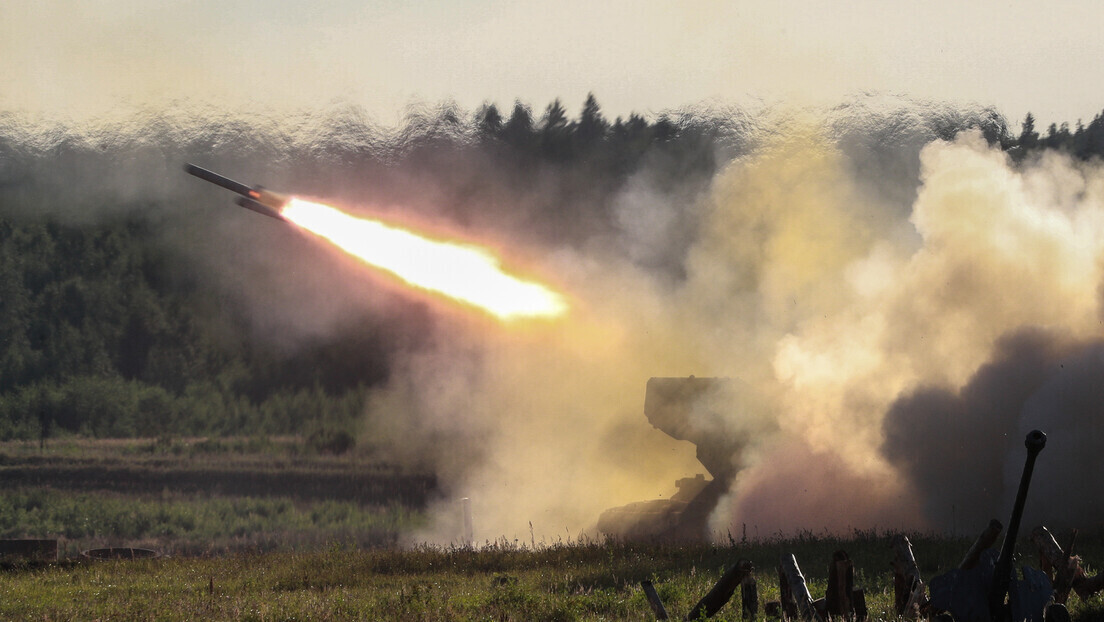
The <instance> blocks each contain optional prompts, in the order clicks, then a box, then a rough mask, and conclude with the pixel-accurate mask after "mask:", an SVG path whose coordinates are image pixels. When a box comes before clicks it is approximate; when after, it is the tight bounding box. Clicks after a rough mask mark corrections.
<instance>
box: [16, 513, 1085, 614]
mask: <svg viewBox="0 0 1104 622" xmlns="http://www.w3.org/2000/svg"><path fill="white" fill-rule="evenodd" d="M1082 540H1083V541H1084V545H1085V546H1088V547H1090V549H1091V550H1092V551H1093V553H1092V555H1095V554H1096V553H1095V552H1096V551H1099V550H1100V549H1101V538H1099V537H1098V536H1094V537H1092V538H1083V539H1082ZM888 543H889V537H888V535H887V534H872V533H863V534H855V536H854V537H852V538H850V539H847V540H845V541H839V540H834V539H830V538H816V537H812V536H811V535H806V536H803V537H799V538H793V539H786V540H773V541H768V542H758V543H744V544H741V543H730V544H729V545H725V546H704V545H703V546H681V547H676V546H665V545H632V544H624V543H600V542H576V543H572V544H561V545H555V546H550V547H543V548H538V549H530V548H526V547H517V546H513V545H510V544H505V543H498V544H495V543H492V544H490V545H488V546H486V547H483V548H480V549H478V550H470V549H456V548H451V549H440V548H431V547H419V548H414V549H409V550H395V549H361V548H357V547H346V546H342V545H337V544H334V545H332V546H330V547H329V548H328V549H327V550H325V551H317V552H307V553H304V552H278V553H269V554H248V553H242V554H233V555H228V556H224V557H218V558H208V557H201V558H161V559H153V560H141V561H112V562H83V563H78V562H67V563H60V564H56V565H49V566H46V567H40V568H16V569H12V570H9V571H8V572H7V574H6V576H5V578H4V581H3V582H2V583H0V617H3V618H4V619H13V620H22V619H27V620H29V619H35V620H70V619H158V620H196V619H205V620H306V619H311V620H378V619H398V620H642V619H652V613H651V610H650V609H649V606H648V604H647V602H646V601H645V598H644V595H643V593H642V591H641V589H640V581H642V580H645V579H648V580H651V581H653V582H654V584H655V586H656V588H657V590H658V592H659V595H660V597H661V598H662V599H663V601H664V603H665V604H666V606H667V609H668V611H669V612H670V613H671V615H672V619H680V618H681V616H682V615H685V612H686V611H688V610H689V609H690V608H691V607H692V606H693V605H694V603H695V602H697V600H698V599H699V598H701V596H703V595H704V594H705V593H706V592H707V591H708V590H709V589H710V588H711V587H712V585H713V583H714V582H716V580H717V579H718V578H719V577H720V575H721V574H722V573H723V572H724V570H725V568H726V567H727V566H728V565H730V564H731V563H733V562H734V561H735V560H736V559H738V558H748V559H751V560H752V561H753V562H754V563H755V566H756V569H757V571H756V578H757V580H758V582H759V590H760V600H761V601H764V602H765V601H769V600H772V599H777V598H778V587H777V577H776V575H775V574H774V564H775V563H776V562H777V559H778V556H779V554H781V553H782V552H787V553H791V552H792V553H794V554H795V555H796V556H797V558H798V559H799V561H800V562H801V563H802V569H803V570H804V572H805V575H806V577H807V579H808V581H809V583H810V589H811V591H812V592H813V593H814V594H823V592H824V590H825V585H826V567H827V560H829V559H830V557H831V552H832V551H833V550H835V549H837V548H841V547H842V548H845V549H846V550H848V551H849V552H850V553H851V555H852V558H853V559H855V561H856V565H857V576H856V584H857V585H858V586H860V587H863V588H864V589H865V590H866V593H867V599H868V606H869V610H870V616H871V619H874V620H892V619H895V618H896V615H895V614H894V612H893V587H892V586H893V580H892V575H891V571H890V569H889V564H888V559H890V558H891V557H892V553H891V551H890V550H889V544H888ZM914 545H915V548H916V551H917V556H918V558H919V561H920V563H921V567H922V570H923V572H924V573H925V575H926V576H927V577H930V576H932V575H934V574H937V573H938V572H939V571H941V569H943V568H948V567H950V566H952V565H954V564H955V563H957V561H958V558H959V557H960V556H961V554H962V552H963V549H964V547H966V546H968V543H967V542H966V540H965V539H946V538H934V537H925V536H915V537H914ZM1086 553H1087V554H1088V550H1086ZM1072 611H1073V614H1074V619H1077V620H1091V619H1099V618H1100V617H1101V616H1104V600H1102V599H1101V597H1100V596H1096V597H1094V598H1092V599H1090V600H1089V601H1088V602H1081V601H1079V600H1077V598H1076V597H1074V598H1073V606H1072ZM714 619H716V620H740V619H741V617H740V610H739V597H738V596H737V597H736V598H735V599H734V600H733V602H730V603H729V604H728V605H727V606H726V607H725V608H724V609H722V610H721V612H720V614H719V615H718V616H716V617H715V618H714ZM759 619H765V618H764V614H763V613H762V612H760V614H759Z"/></svg>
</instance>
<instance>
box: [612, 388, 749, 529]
mask: <svg viewBox="0 0 1104 622" xmlns="http://www.w3.org/2000/svg"><path fill="white" fill-rule="evenodd" d="M742 387H743V384H742V383H740V382H739V381H738V380H733V379H729V378H695V377H694V376H689V377H686V378H651V379H649V380H648V387H647V391H646V392H645V396H644V416H645V417H647V418H648V421H649V422H651V424H652V425H653V426H655V427H656V428H657V429H659V430H661V431H663V432H665V433H666V434H667V435H668V436H670V437H672V438H674V439H677V440H680V441H689V442H691V443H693V444H694V445H695V446H696V447H697V458H698V461H699V462H701V464H702V466H703V467H705V470H706V471H708V472H709V475H710V476H711V477H712V479H706V478H705V475H704V474H698V475H697V476H696V477H688V478H684V479H680V480H678V481H676V482H675V485H676V487H677V489H678V492H676V493H675V494H674V495H672V496H671V498H669V499H654V500H651V501H638V502H636V503H630V504H628V505H623V506H621V507H616V508H611V509H609V510H606V511H605V512H602V515H601V516H600V517H599V518H598V531H600V532H601V533H603V534H605V535H607V536H609V537H612V538H619V539H627V540H645V539H656V540H678V541H699V540H706V539H708V538H709V535H710V534H709V515H710V514H711V513H712V512H713V510H714V509H715V508H716V507H717V503H718V502H719V501H720V500H721V497H722V496H723V495H724V494H725V493H726V492H728V489H729V486H730V485H731V484H732V479H733V478H734V477H735V475H736V467H735V464H736V461H737V459H738V457H739V455H740V453H741V451H742V450H743V447H744V441H743V440H742V439H741V438H740V437H739V436H738V435H734V434H731V433H730V431H729V430H728V428H727V427H726V423H727V422H728V421H730V420H729V419H728V417H727V415H729V413H730V411H731V410H732V409H733V408H734V407H735V404H734V402H733V396H735V395H737V394H738V393H742V394H744V395H747V392H746V391H744V390H741V389H742Z"/></svg>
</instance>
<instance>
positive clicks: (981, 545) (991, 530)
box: [958, 518, 1004, 570]
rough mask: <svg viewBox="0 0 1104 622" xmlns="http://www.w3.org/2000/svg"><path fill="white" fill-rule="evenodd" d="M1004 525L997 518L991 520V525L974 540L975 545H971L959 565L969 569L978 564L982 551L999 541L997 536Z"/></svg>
mask: <svg viewBox="0 0 1104 622" xmlns="http://www.w3.org/2000/svg"><path fill="white" fill-rule="evenodd" d="M1002 529H1004V526H1003V525H1001V522H1000V521H999V520H997V519H995V518H994V519H992V520H990V521H989V526H988V527H986V528H985V530H984V531H982V532H981V535H979V536H978V538H977V540H974V545H973V546H971V547H970V550H969V551H967V552H966V557H963V558H962V563H960V564H959V565H958V567H959V568H961V569H963V570H969V569H971V568H973V567H974V566H977V565H978V561H979V560H980V559H981V552H982V551H984V550H985V549H991V548H993V545H994V544H996V543H997V538H998V537H999V536H1000V532H1001V530H1002Z"/></svg>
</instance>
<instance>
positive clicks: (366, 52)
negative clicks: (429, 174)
mask: <svg viewBox="0 0 1104 622" xmlns="http://www.w3.org/2000/svg"><path fill="white" fill-rule="evenodd" d="M1102 25H1104V5H1102V4H1100V3H1099V2H1098V1H1097V0H1064V1H1052V2H1046V3H1044V2H1038V1H1036V2H1013V1H996V0H983V1H973V2H962V1H961V0H923V1H891V0H860V1H855V2H841V1H830V0H815V1H800V2H798V1H785V0H774V1H768V2H748V1H735V2H716V1H693V0H685V1H682V2H659V1H647V0H604V1H601V2H592V1H591V0H558V1H555V2H523V1H513V2H507V1H499V0H471V1H468V2H462V1H444V0H422V1H418V0H409V1H406V2H401V1H396V0H377V1H372V0H367V1H366V0H361V1H356V2H354V1H349V0H339V1H332V2H324V1H319V0H278V1H272V0H242V1H234V0H161V1H156V2H155V1H141V0H88V1H85V2H77V1H64V2H63V1H58V0H46V1H33V0H7V1H6V2H4V3H2V4H0V85H2V88H0V112H10V111H16V112H29V113H31V114H33V115H44V116H46V117H61V118H72V119H77V120H80V119H85V118H88V117H103V116H108V115H112V114H118V113H120V111H123V112H126V111H128V110H133V109H134V108H136V107H146V108H149V107H154V108H161V107H169V106H187V105H193V104H203V105H214V106H219V107H223V106H224V107H226V109H227V110H228V111H236V110H246V111H258V112H275V113H280V112H283V111H288V110H301V109H313V108H320V107H325V106H330V105H334V104H335V103H349V104H354V105H358V106H361V107H363V108H364V110H366V111H367V113H368V114H369V115H370V116H371V118H372V119H373V120H375V121H376V122H378V123H382V124H384V125H394V124H396V123H398V122H399V121H400V120H401V118H402V115H403V111H404V110H405V109H406V108H407V107H408V106H410V105H412V104H419V103H428V104H434V103H438V102H442V101H446V100H451V101H455V102H456V103H457V104H459V105H461V106H463V107H465V108H467V109H473V110H474V109H475V108H477V107H478V106H479V105H480V104H481V103H483V102H493V103H496V104H498V105H499V107H500V108H502V109H503V110H504V112H507V113H508V110H509V108H510V107H512V105H513V102H514V100H515V99H521V100H522V101H523V102H525V103H528V104H531V105H532V106H533V108H534V112H536V113H537V114H540V112H541V111H542V110H543V109H544V107H545V106H546V105H547V104H548V103H549V102H550V101H552V99H554V98H556V97H560V98H561V99H562V100H563V102H564V104H565V106H567V108H568V110H569V111H570V112H571V113H572V114H573V115H574V114H576V113H577V112H578V110H579V108H580V107H581V105H582V102H583V100H584V99H585V97H586V94H587V93H588V92H591V91H593V92H594V93H595V95H596V96H597V97H598V101H599V103H600V104H601V105H602V107H603V109H604V111H605V114H606V116H607V117H609V118H611V119H612V118H613V117H615V116H617V115H627V114H628V113H629V112H632V111H637V112H641V113H645V114H654V113H658V112H660V111H663V110H667V109H672V108H677V107H681V106H686V105H693V104H697V103H701V102H710V103H718V104H742V103H767V104H771V105H776V104H793V105H807V104H817V105H832V104H836V103H840V102H843V101H845V100H846V99H847V98H848V97H852V96H854V95H856V94H859V93H863V92H878V93H888V94H893V95H904V96H909V97H914V98H920V99H934V100H939V101H949V102H961V103H979V104H984V105H993V106H995V107H997V109H998V110H1000V111H1001V112H1003V113H1004V114H1005V115H1006V117H1007V118H1008V120H1009V122H1010V124H1011V126H1012V127H1013V129H1014V130H1018V128H1019V122H1020V120H1021V119H1022V118H1023V115H1024V114H1025V113H1026V112H1027V111H1029V110H1030V111H1031V112H1033V113H1035V116H1036V117H1037V118H1038V120H1039V126H1038V127H1039V128H1040V129H1043V128H1045V125H1046V124H1048V123H1050V122H1052V121H1056V122H1061V121H1068V122H1070V124H1071V125H1072V124H1074V123H1076V121H1077V120H1078V119H1079V118H1080V119H1082V120H1083V121H1085V122H1086V123H1087V122H1088V121H1090V120H1091V119H1092V117H1093V116H1094V115H1095V114H1097V113H1099V112H1100V111H1101V110H1102V109H1104V82H1102V81H1101V78H1102V77H1104V37H1102V36H1101V26H1102Z"/></svg>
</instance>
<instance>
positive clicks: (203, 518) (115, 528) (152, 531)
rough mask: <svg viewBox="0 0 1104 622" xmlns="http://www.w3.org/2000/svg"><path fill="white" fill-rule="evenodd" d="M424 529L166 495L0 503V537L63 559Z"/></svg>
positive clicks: (289, 507) (276, 502)
mask: <svg viewBox="0 0 1104 622" xmlns="http://www.w3.org/2000/svg"><path fill="white" fill-rule="evenodd" d="M424 523H425V517H424V515H423V514H422V513H421V512H419V511H416V510H412V509H410V508H407V507H403V506H401V505H389V506H384V507H371V506H370V507H362V506H360V505H359V504H356V503H353V502H349V501H319V502H315V503H301V502H298V503H297V502H294V501H293V500H291V499H289V498H280V497H221V496H207V495H184V494H172V493H168V492H166V493H164V494H163V495H162V496H161V497H160V498H138V497H133V496H127V495H120V494H109V493H103V492H98V493H71V492H62V491H55V490H50V489H42V488H38V489H30V490H14V491H6V492H5V493H4V494H3V495H2V496H0V537H4V538H23V537H28V538H58V539H59V540H62V541H63V545H62V550H63V551H64V552H67V553H69V554H72V553H74V549H77V548H84V549H86V548H95V547H99V546H144V547H147V548H156V549H158V550H161V551H163V552H165V553H169V554H196V553H210V552H216V551H225V550H230V549H242V548H253V549H258V548H259V549H272V548H304V547H311V546H315V547H317V546H321V545H324V544H325V543H327V542H333V541H341V542H349V543H354V544H357V545H361V546H367V545H376V546H378V545H387V544H393V543H395V542H396V541H397V539H398V537H399V536H400V534H403V533H407V532H409V531H411V530H414V529H417V528H419V527H421V526H423V525H424Z"/></svg>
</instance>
